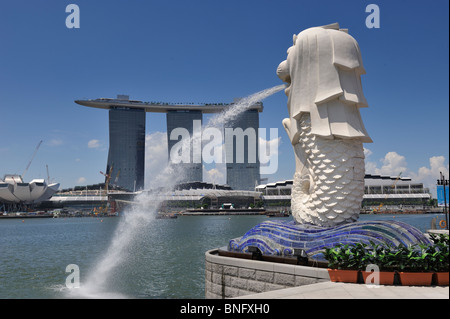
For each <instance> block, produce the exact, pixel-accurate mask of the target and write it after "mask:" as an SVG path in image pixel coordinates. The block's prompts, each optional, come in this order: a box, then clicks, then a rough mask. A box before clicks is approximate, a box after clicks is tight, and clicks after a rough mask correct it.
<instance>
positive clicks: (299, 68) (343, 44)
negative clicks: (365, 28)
mask: <svg viewBox="0 0 450 319" xmlns="http://www.w3.org/2000/svg"><path fill="white" fill-rule="evenodd" d="M287 54H288V55H287V59H286V60H285V61H283V62H281V63H280V65H279V66H278V69H277V75H278V77H279V78H280V79H281V80H283V81H284V82H286V83H287V84H288V87H287V88H286V90H285V93H286V95H287V96H288V110H289V119H285V120H284V121H283V125H284V127H285V128H286V131H287V132H288V135H289V137H290V139H291V142H292V143H293V144H295V143H296V139H297V137H298V128H297V121H298V120H299V119H300V117H301V116H302V114H304V113H309V115H310V117H311V131H312V132H313V133H314V134H316V135H320V136H323V137H327V138H358V139H360V140H361V141H362V142H365V143H369V142H372V140H371V139H370V137H369V135H368V134H367V132H366V129H365V127H364V124H363V122H362V119H361V116H360V113H359V108H360V107H367V106H368V105H367V101H366V99H365V97H364V94H363V90H362V85H361V75H362V74H365V70H364V66H363V63H362V58H361V52H360V48H359V45H358V43H357V42H356V40H355V39H354V38H353V37H352V36H350V35H349V34H348V30H346V29H340V28H339V24H337V23H335V24H331V25H326V26H321V27H314V28H309V29H306V30H304V31H302V32H300V33H299V34H298V35H294V37H293V45H292V46H291V47H290V48H289V49H288V50H287Z"/></svg>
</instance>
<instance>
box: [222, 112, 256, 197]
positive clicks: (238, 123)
mask: <svg viewBox="0 0 450 319" xmlns="http://www.w3.org/2000/svg"><path fill="white" fill-rule="evenodd" d="M261 107H262V105H261ZM258 112H260V110H258V109H250V110H247V111H245V112H244V113H243V114H241V116H239V117H238V118H236V119H234V120H232V121H230V122H228V123H227V124H225V125H224V127H225V154H226V168H227V184H228V185H230V186H231V188H232V189H238V190H254V189H255V186H257V185H259V184H260V171H259V169H260V163H259V160H258V151H259V143H258V141H259V135H258V128H259V115H258ZM227 129H230V130H233V131H234V132H233V133H239V132H242V133H243V134H233V136H232V137H230V136H231V135H229V136H227ZM236 129H238V130H239V131H236ZM241 130H242V131H241ZM229 132H231V131H229Z"/></svg>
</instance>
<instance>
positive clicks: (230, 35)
mask: <svg viewBox="0 0 450 319" xmlns="http://www.w3.org/2000/svg"><path fill="white" fill-rule="evenodd" d="M72 3H73V4H76V5H78V7H79V9H80V28H74V29H69V28H67V27H66V23H65V22H66V18H67V16H68V15H69V13H66V7H67V5H69V4H72ZM369 4H377V5H378V7H379V8H380V28H372V29H369V28H368V27H367V26H366V23H365V20H366V18H367V16H368V15H369V13H367V12H366V7H367V5H369ZM334 22H338V23H339V24H340V26H341V28H347V29H349V34H351V35H352V36H353V37H354V38H355V39H356V40H357V41H358V43H359V45H360V48H361V52H362V58H363V63H364V67H365V69H366V72H367V74H365V75H363V76H362V85H363V91H364V93H365V96H366V99H367V101H368V103H369V108H367V109H362V110H361V115H362V118H363V121H364V123H365V126H366V129H367V131H368V132H369V134H370V136H371V137H372V139H373V141H374V142H373V143H370V144H365V145H364V147H365V149H366V152H365V153H366V173H371V174H384V175H391V176H398V175H399V174H400V173H401V175H402V176H403V177H406V176H409V177H411V178H413V179H414V180H416V181H418V182H423V183H425V185H426V186H428V187H430V188H431V189H432V194H433V196H436V192H435V184H436V179H437V178H439V172H443V173H444V174H445V175H446V176H447V178H448V176H449V91H448V87H449V2H448V1H444V0H436V1H431V2H427V1H408V2H402V1H398V0H393V1H386V0H384V1H362V0H361V1H360V0H354V1H353V0H352V1H345V2H337V1H332V0H325V1H320V2H313V1H300V0H280V1H270V0H261V1H254V0H241V1H235V0H229V1H211V0H192V1H181V0H178V1H176V0H165V1H136V0H134V1H124V0H110V1H105V0H97V1H87V0H71V1H64V0H47V1H31V0H28V1H13V2H3V3H2V4H0V30H2V31H1V33H0V34H1V37H0V119H1V127H2V132H3V134H2V135H1V136H0V178H2V177H3V175H4V174H11V173H17V174H22V173H23V171H24V170H25V168H26V166H27V165H28V162H29V161H30V159H31V157H32V155H33V152H34V150H35V148H36V146H37V145H38V143H39V141H40V140H43V143H42V145H41V147H40V149H39V151H38V152H37V154H36V156H35V158H34V160H33V162H32V164H31V166H30V168H29V169H28V171H27V173H26V175H25V176H24V179H25V180H26V181H29V180H31V179H33V178H45V179H46V178H47V171H46V165H48V168H49V174H50V178H51V180H54V181H57V182H59V183H61V188H68V187H73V186H76V185H88V184H96V183H101V182H103V181H104V176H103V175H101V174H100V171H105V169H106V162H107V156H108V143H109V137H108V112H107V111H105V110H101V109H94V108H88V107H83V106H80V105H77V104H75V103H74V100H76V99H82V98H93V99H95V98H100V97H110V98H114V97H116V95H117V94H127V95H129V96H130V99H135V100H142V101H162V102H193V103H216V102H217V103H230V102H232V101H233V100H234V99H235V98H239V97H245V96H248V95H250V94H252V93H255V92H258V91H261V90H263V89H266V88H269V87H273V86H276V85H279V84H281V81H280V80H279V79H278V78H277V76H276V74H275V71H276V67H277V66H278V64H279V63H280V62H281V61H282V60H284V59H285V58H286V50H287V49H288V47H290V46H291V45H292V35H293V34H297V33H299V32H301V31H302V30H304V29H307V28H309V27H314V26H320V25H325V24H330V23H334ZM286 103H287V98H286V96H285V95H284V93H283V92H280V93H277V94H275V95H273V96H271V97H269V98H267V99H266V100H264V101H263V104H264V111H263V112H262V113H261V114H260V127H262V128H267V129H270V128H277V129H278V135H279V137H278V141H279V149H278V161H279V168H278V170H277V172H276V173H274V174H271V175H266V176H262V177H267V178H268V179H269V182H275V181H278V180H284V179H292V177H293V173H294V170H295V168H294V156H293V152H292V147H291V145H290V143H289V140H288V138H287V135H286V133H285V131H284V129H283V127H282V125H281V121H282V120H283V118H285V117H287V106H286ZM208 117H209V116H205V117H204V119H205V121H206V120H207V119H208ZM146 126H147V136H146V183H147V181H148V180H149V179H151V178H152V176H154V174H156V173H157V172H158V171H159V170H160V169H161V167H162V166H163V165H164V162H165V161H166V160H167V140H166V139H167V137H166V118H165V114H155V113H148V114H147V119H146ZM224 173H225V170H224V165H216V167H214V166H212V165H206V166H205V168H204V179H205V180H206V181H215V182H218V183H224V182H225V176H224Z"/></svg>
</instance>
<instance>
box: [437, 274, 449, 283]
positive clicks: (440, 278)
mask: <svg viewBox="0 0 450 319" xmlns="http://www.w3.org/2000/svg"><path fill="white" fill-rule="evenodd" d="M435 276H436V277H435V278H436V285H438V286H448V272H436V273H435Z"/></svg>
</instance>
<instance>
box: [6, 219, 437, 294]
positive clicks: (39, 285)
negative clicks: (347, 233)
mask: <svg viewBox="0 0 450 319" xmlns="http://www.w3.org/2000/svg"><path fill="white" fill-rule="evenodd" d="M435 216H437V215H434V214H433V215H432V214H430V215H397V216H393V215H361V217H360V219H361V220H363V219H364V220H365V219H396V220H401V221H405V222H407V223H409V224H411V225H413V226H415V227H417V228H419V229H421V230H422V231H424V230H426V229H428V228H429V227H430V221H431V218H433V217H435ZM439 216H440V218H444V217H443V215H439ZM120 218H122V217H110V218H103V219H99V218H88V217H85V218H66V219H62V218H60V219H47V218H45V219H24V220H22V219H11V220H0V298H80V297H83V298H84V297H94V298H204V276H205V272H204V254H205V252H206V251H207V250H209V249H213V248H217V247H221V246H225V245H227V243H228V241H229V240H230V239H232V238H235V237H239V236H242V235H243V234H244V233H245V232H246V231H248V230H249V229H250V228H251V227H253V226H255V225H256V224H258V223H260V222H262V221H264V220H267V219H268V217H265V216H193V217H191V216H184V217H179V218H177V219H155V220H152V221H151V222H150V223H148V225H147V226H146V229H145V231H143V232H141V233H140V236H137V238H135V240H134V241H133V242H132V244H131V245H129V246H128V249H127V251H126V253H125V256H124V262H122V263H120V266H118V267H117V268H115V269H114V270H113V273H112V275H110V276H108V283H107V285H106V288H107V291H106V292H105V293H104V294H101V295H97V294H93V295H89V294H86V293H84V294H82V295H78V294H77V289H67V288H66V284H65V283H66V277H67V276H68V275H69V273H66V266H67V265H69V264H76V265H78V267H79V269H80V281H81V287H82V288H83V282H84V281H86V278H87V277H88V276H89V274H92V273H98V272H96V271H95V270H96V269H93V267H96V265H98V261H99V260H102V259H103V257H104V254H105V253H106V251H107V249H108V248H109V246H110V243H111V241H112V236H114V234H115V231H116V228H117V226H118V224H119V221H120ZM282 220H286V219H285V218H283V219H282Z"/></svg>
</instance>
